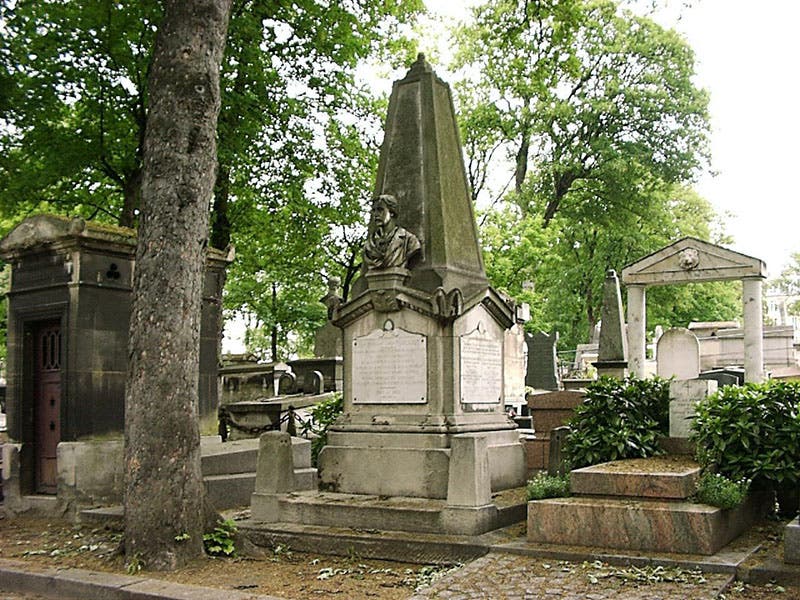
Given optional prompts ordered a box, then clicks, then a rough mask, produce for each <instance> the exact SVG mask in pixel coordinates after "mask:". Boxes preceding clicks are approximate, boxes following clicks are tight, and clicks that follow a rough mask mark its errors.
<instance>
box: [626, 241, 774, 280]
mask: <svg viewBox="0 0 800 600" xmlns="http://www.w3.org/2000/svg"><path fill="white" fill-rule="evenodd" d="M766 271H767V268H766V265H765V264H764V261H762V260H759V259H757V258H754V257H752V256H747V255H746V254H741V253H739V252H734V251H733V250H728V249H727V248H723V247H721V246H717V245H715V244H711V243H709V242H705V241H703V240H699V239H697V238H692V237H686V238H683V239H681V240H678V241H677V242H675V243H673V244H670V245H669V246H666V247H665V248H662V249H661V250H659V251H657V252H654V253H653V254H650V255H649V256H646V257H644V258H642V259H640V260H638V261H636V262H635V263H633V264H631V265H628V266H627V267H625V268H624V269H622V282H623V283H624V284H626V285H628V284H656V285H663V284H667V283H692V282H699V281H724V280H730V279H742V278H744V277H766V276H767V272H766Z"/></svg>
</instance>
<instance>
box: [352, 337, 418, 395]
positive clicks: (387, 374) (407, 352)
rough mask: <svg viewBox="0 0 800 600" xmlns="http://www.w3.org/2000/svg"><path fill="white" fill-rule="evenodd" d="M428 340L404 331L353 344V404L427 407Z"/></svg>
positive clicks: (367, 338)
mask: <svg viewBox="0 0 800 600" xmlns="http://www.w3.org/2000/svg"><path fill="white" fill-rule="evenodd" d="M427 395H428V340H427V338H426V337H425V336H424V335H419V334H416V333H409V332H407V331H403V330H402V329H394V330H391V331H380V330H379V331H373V332H372V333H370V334H369V335H365V336H363V337H359V338H356V339H354V340H353V404H424V403H425V402H427Z"/></svg>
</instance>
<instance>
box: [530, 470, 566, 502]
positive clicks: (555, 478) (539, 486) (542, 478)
mask: <svg viewBox="0 0 800 600" xmlns="http://www.w3.org/2000/svg"><path fill="white" fill-rule="evenodd" d="M525 491H526V494H527V497H528V500H543V499H544V498H563V497H564V496H569V475H568V474H567V475H548V474H547V473H537V474H536V475H535V476H534V478H533V479H531V480H530V481H529V482H528V486H527V488H525Z"/></svg>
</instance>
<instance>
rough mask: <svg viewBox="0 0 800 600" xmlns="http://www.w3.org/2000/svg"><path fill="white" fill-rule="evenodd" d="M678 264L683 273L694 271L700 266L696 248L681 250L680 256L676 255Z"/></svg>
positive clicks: (698, 253)
mask: <svg viewBox="0 0 800 600" xmlns="http://www.w3.org/2000/svg"><path fill="white" fill-rule="evenodd" d="M678 264H680V266H681V269H683V270H684V271H691V270H692V269H696V268H697V265H698V264H700V252H699V251H698V250H697V248H686V249H685V250H681V252H680V254H678Z"/></svg>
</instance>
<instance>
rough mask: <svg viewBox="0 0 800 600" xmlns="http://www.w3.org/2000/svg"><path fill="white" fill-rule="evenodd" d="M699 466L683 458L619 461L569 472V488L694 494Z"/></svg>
mask: <svg viewBox="0 0 800 600" xmlns="http://www.w3.org/2000/svg"><path fill="white" fill-rule="evenodd" d="M699 478H700V466H699V465H698V464H697V463H695V462H694V461H691V460H688V459H686V458H682V457H681V458H676V457H669V456H667V457H656V458H650V459H631V460H618V461H614V462H611V463H603V464H600V465H594V466H591V467H584V468H582V469H575V470H574V471H571V472H570V489H571V491H572V493H573V494H578V495H584V494H585V495H601V496H629V497H641V498H662V499H667V498H672V499H680V500H684V499H686V498H688V497H689V496H691V495H692V494H694V493H695V491H696V489H697V481H698V480H699Z"/></svg>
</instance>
